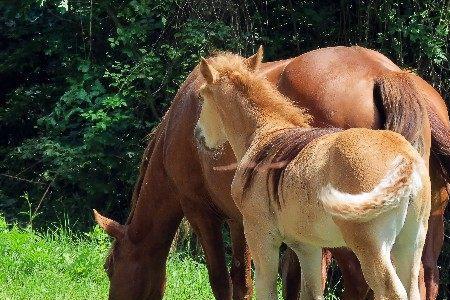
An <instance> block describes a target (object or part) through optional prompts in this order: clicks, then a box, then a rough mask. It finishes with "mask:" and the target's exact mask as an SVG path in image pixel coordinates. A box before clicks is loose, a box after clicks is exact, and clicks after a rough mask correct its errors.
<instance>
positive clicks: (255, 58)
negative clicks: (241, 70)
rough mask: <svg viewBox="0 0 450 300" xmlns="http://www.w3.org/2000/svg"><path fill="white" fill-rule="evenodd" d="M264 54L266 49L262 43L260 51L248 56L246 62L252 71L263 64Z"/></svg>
mask: <svg viewBox="0 0 450 300" xmlns="http://www.w3.org/2000/svg"><path fill="white" fill-rule="evenodd" d="M263 56H264V49H263V46H262V45H261V46H259V49H258V51H257V52H256V53H255V54H253V55H252V56H250V57H249V58H247V59H246V60H245V62H244V63H245V64H246V65H247V67H248V68H249V69H250V71H252V72H254V71H257V70H258V69H259V67H260V66H261V63H262V60H263Z"/></svg>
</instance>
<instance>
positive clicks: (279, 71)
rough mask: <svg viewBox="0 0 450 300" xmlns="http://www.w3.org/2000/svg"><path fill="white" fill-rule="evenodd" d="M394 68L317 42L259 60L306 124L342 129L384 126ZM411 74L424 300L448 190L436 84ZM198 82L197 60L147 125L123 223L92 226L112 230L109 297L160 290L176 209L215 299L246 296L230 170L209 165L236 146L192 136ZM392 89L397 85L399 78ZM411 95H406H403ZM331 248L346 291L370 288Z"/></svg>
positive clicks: (294, 274) (431, 295)
mask: <svg viewBox="0 0 450 300" xmlns="http://www.w3.org/2000/svg"><path fill="white" fill-rule="evenodd" d="M253 58H254V57H253ZM248 61H249V63H252V61H254V59H252V58H250V59H248ZM399 70H400V69H399V68H398V67H397V66H396V65H395V64H394V63H392V62H391V61H390V60H389V59H388V58H386V57H385V56H383V55H381V54H380V53H378V52H375V51H372V50H368V49H364V48H360V47H332V48H324V49H319V50H315V51H311V52H308V53H305V54H303V55H300V56H298V57H296V58H293V59H288V60H283V61H277V62H270V63H264V64H262V66H261V68H260V72H261V74H264V76H266V77H267V79H268V80H269V81H270V82H272V83H273V84H274V85H276V86H277V88H278V90H279V91H280V92H281V93H283V94H284V95H286V96H288V97H289V98H290V99H291V100H292V101H294V102H295V103H297V104H298V105H299V106H301V107H305V108H306V109H307V110H308V112H309V113H310V114H311V115H312V116H313V122H312V123H311V125H312V126H314V127H328V126H334V127H341V128H351V127H366V128H382V127H385V123H386V122H389V120H386V118H385V113H384V109H383V106H382V101H381V97H382V95H383V93H382V92H383V91H382V89H381V85H380V83H379V78H382V77H383V75H384V74H386V73H388V72H391V71H399ZM410 77H411V80H412V81H413V82H414V84H415V85H416V88H417V90H418V91H420V96H421V97H422V98H423V99H424V100H425V101H426V102H427V103H428V105H429V107H428V113H429V117H430V124H431V134H432V159H431V173H430V176H431V179H432V208H431V216H430V219H429V229H428V235H427V240H426V243H425V248H424V254H423V259H422V261H423V265H424V269H425V284H426V291H427V299H435V297H436V295H437V288H438V279H439V276H438V269H437V265H436V263H437V258H438V255H439V252H440V250H441V247H442V243H443V228H444V227H443V212H444V209H445V205H446V203H447V198H448V195H447V192H446V190H445V184H446V183H445V180H444V179H445V177H444V175H443V174H444V173H443V171H448V169H449V166H450V161H449V160H448V158H449V154H450V145H449V137H450V131H449V130H450V124H449V120H448V114H447V108H446V106H445V103H444V101H443V99H442V98H441V96H440V95H439V94H438V93H437V92H436V90H434V89H433V88H432V87H431V86H430V85H429V84H427V83H426V82H425V81H424V80H422V79H421V78H419V77H418V76H415V75H412V74H411V75H410ZM203 83H204V80H203V78H202V76H201V75H200V74H199V70H198V68H195V69H194V70H193V71H192V73H191V74H190V75H189V76H188V78H187V79H186V81H185V82H184V83H183V85H182V86H181V87H180V89H179V91H178V93H177V95H176V96H175V98H174V100H173V102H172V104H171V106H170V108H169V110H168V111H167V113H166V115H165V117H164V119H163V120H162V122H161V124H160V125H159V126H158V127H157V128H156V130H155V131H154V133H153V136H152V139H151V141H150V143H149V144H148V146H147V149H146V151H145V153H144V156H143V160H142V165H141V168H140V176H139V180H138V182H137V184H136V187H135V191H134V194H133V206H132V207H133V208H132V211H131V213H130V216H129V219H128V221H127V223H126V224H125V225H120V224H118V223H117V222H114V221H112V220H109V219H107V218H104V217H101V216H100V215H97V218H96V219H97V221H98V222H99V224H100V225H101V226H102V227H103V228H105V230H106V231H107V232H108V233H109V234H110V235H112V236H113V237H115V238H116V241H115V242H114V244H113V246H112V249H111V253H110V255H109V256H108V260H107V262H106V265H105V267H106V269H107V272H108V274H109V277H110V282H111V285H110V299H161V298H162V295H163V292H164V283H165V263H166V258H167V255H168V252H169V248H170V244H171V241H172V239H173V236H174V234H175V231H176V228H177V227H178V225H179V223H180V221H181V219H182V217H183V216H185V217H186V218H187V219H188V220H189V222H190V223H191V224H192V226H193V228H194V230H195V231H196V232H197V234H198V236H199V237H200V242H201V244H202V246H203V249H204V252H205V255H206V262H207V266H208V271H209V276H210V282H211V287H212V290H213V292H214V295H215V297H216V298H217V299H230V298H231V295H232V296H233V298H234V299H244V297H245V296H249V295H250V294H251V290H252V285H251V278H250V256H249V252H248V247H247V245H246V243H245V239H244V235H243V228H242V225H241V218H242V217H241V215H240V213H239V211H238V209H237V208H236V206H235V205H234V202H233V200H232V198H231V194H230V193H229V191H230V186H231V180H232V176H233V174H234V171H233V170H229V171H215V170H214V167H215V166H223V165H229V164H232V163H234V162H235V159H234V156H233V153H232V151H231V149H230V147H229V145H228V144H227V143H226V144H224V145H223V147H222V150H221V151H214V150H211V149H210V148H209V147H208V145H205V144H203V143H200V144H198V143H197V141H196V139H195V138H194V134H193V133H194V127H195V124H196V122H197V120H198V118H199V114H200V108H199V104H198V91H199V88H200V86H201V85H202V84H203ZM398 89H399V91H401V85H400V86H398ZM410 96H411V95H408V94H405V95H403V97H404V98H405V101H407V99H408V97H410ZM221 142H223V141H220V140H217V141H216V143H217V144H220V143H221ZM210 146H212V145H210ZM224 220H226V221H227V222H228V224H229V225H230V232H231V236H232V247H233V261H232V266H231V274H229V273H228V272H227V268H226V264H225V255H224V250H223V241H222V236H221V230H220V226H221V224H222V222H224ZM333 255H334V256H335V257H336V258H337V261H338V264H339V265H340V266H341V270H342V271H343V276H344V284H345V291H344V298H345V299H364V298H365V295H366V293H367V290H368V287H367V285H366V283H365V281H364V279H363V277H362V276H360V271H359V264H358V261H357V260H356V258H355V257H354V255H353V254H352V252H349V251H348V250H344V249H335V250H333ZM285 261H287V262H290V263H289V264H287V266H288V267H287V268H285V270H286V272H285V275H283V277H284V278H286V279H287V280H288V281H289V284H288V289H287V290H286V294H287V298H288V299H296V298H297V295H298V278H299V276H300V271H299V268H298V262H297V259H296V258H295V254H293V253H292V252H291V255H288V256H287V259H286V260H285ZM231 283H232V284H231Z"/></svg>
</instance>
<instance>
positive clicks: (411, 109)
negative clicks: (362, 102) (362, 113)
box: [374, 72, 427, 155]
mask: <svg viewBox="0 0 450 300" xmlns="http://www.w3.org/2000/svg"><path fill="white" fill-rule="evenodd" d="M374 99H375V104H376V105H377V106H378V109H379V110H380V111H381V112H382V115H383V116H384V129H387V130H391V131H395V132H397V133H399V134H401V135H402V136H403V137H404V138H405V139H406V140H407V141H409V142H410V143H411V144H412V145H413V146H414V148H416V150H417V151H418V152H419V153H420V154H421V155H422V154H423V152H424V145H423V137H422V132H423V123H424V120H426V119H427V111H426V107H425V105H424V104H425V103H426V102H425V99H423V96H422V95H421V93H420V92H419V91H418V90H417V88H416V85H415V83H414V81H413V79H412V78H411V74H410V73H408V72H391V73H387V74H385V75H383V76H381V77H378V78H377V79H376V80H375V86H374ZM377 99H379V100H381V101H377ZM380 102H381V103H380ZM380 104H381V105H382V106H381V107H380Z"/></svg>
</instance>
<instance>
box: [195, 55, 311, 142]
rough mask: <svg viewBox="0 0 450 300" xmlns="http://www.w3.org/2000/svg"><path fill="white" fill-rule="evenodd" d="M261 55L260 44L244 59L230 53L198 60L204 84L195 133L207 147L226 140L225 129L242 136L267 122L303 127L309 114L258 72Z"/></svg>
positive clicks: (227, 137)
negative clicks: (255, 51)
mask: <svg viewBox="0 0 450 300" xmlns="http://www.w3.org/2000/svg"><path fill="white" fill-rule="evenodd" d="M262 57H263V50H262V47H260V48H259V50H258V52H257V53H256V54H254V55H253V56H251V57H250V58H247V59H245V58H243V57H241V56H239V55H235V54H231V53H221V54H219V55H217V56H215V57H211V58H209V59H208V60H205V59H202V61H201V63H200V66H199V69H200V73H201V74H202V76H203V77H204V79H205V81H206V83H205V84H204V85H203V86H202V88H201V89H200V95H201V99H203V103H202V110H201V113H200V118H199V120H198V122H197V127H196V134H197V136H201V137H202V138H203V139H204V140H205V144H206V145H208V146H209V147H210V148H217V146H218V145H221V144H223V143H224V142H225V141H227V140H229V138H230V135H229V133H230V132H227V128H228V131H230V130H231V129H232V130H234V131H236V132H239V134H241V135H245V134H246V133H250V134H252V133H253V132H254V131H255V129H256V128H259V127H261V126H263V125H265V124H267V123H268V122H285V123H290V124H293V125H295V126H301V127H304V126H307V124H308V121H309V116H308V115H307V114H305V113H304V112H303V110H301V109H300V108H298V107H295V106H294V105H293V103H292V102H291V101H290V100H289V99H287V98H286V97H285V96H283V95H282V94H281V93H280V92H278V90H277V89H276V88H275V87H274V86H273V85H272V84H271V83H270V82H269V81H268V80H267V79H265V78H264V77H263V76H262V74H261V72H258V71H259V68H260V66H261V61H262Z"/></svg>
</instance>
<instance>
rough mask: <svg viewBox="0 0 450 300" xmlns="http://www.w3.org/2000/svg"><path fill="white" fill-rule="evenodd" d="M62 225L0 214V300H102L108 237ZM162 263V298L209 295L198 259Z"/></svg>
mask: <svg viewBox="0 0 450 300" xmlns="http://www.w3.org/2000/svg"><path fill="white" fill-rule="evenodd" d="M63 228H69V226H63V227H58V228H55V229H54V230H48V231H47V232H45V233H37V232H36V231H34V230H32V229H30V228H27V229H20V228H18V227H17V226H12V227H11V226H8V225H7V224H6V222H5V219H4V218H2V217H1V216H0V299H1V300H19V299H20V300H22V299H23V300H25V299H26V300H29V299H39V300H40V299H51V300H54V299H55V300H56V299H58V300H60V299H64V300H65V299H70V300H77V299H107V295H108V278H107V276H106V273H105V272H104V270H103V263H104V260H105V257H106V255H107V253H108V249H109V246H110V242H111V240H110V239H109V237H108V236H107V235H106V234H105V233H104V232H103V231H102V230H101V229H100V228H99V227H95V228H94V229H93V230H92V231H91V232H89V233H84V234H74V233H72V232H71V231H70V230H68V229H63ZM167 268H168V270H167V277H168V278H167V285H166V293H165V299H169V300H185V299H186V300H188V299H189V300H191V299H196V300H197V299H198V300H202V299H205V300H206V299H208V300H210V299H214V297H213V295H212V292H211V288H210V286H209V281H208V274H207V270H206V267H205V265H204V264H202V263H199V262H198V261H196V260H194V259H193V258H191V257H190V256H189V255H186V254H182V253H177V252H176V253H172V254H171V255H170V258H169V261H168V265H167ZM279 296H280V298H281V289H280V286H279ZM326 299H327V300H333V299H337V298H336V297H335V296H332V295H331V294H329V295H328V296H327V297H326Z"/></svg>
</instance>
